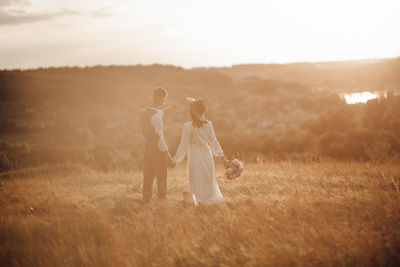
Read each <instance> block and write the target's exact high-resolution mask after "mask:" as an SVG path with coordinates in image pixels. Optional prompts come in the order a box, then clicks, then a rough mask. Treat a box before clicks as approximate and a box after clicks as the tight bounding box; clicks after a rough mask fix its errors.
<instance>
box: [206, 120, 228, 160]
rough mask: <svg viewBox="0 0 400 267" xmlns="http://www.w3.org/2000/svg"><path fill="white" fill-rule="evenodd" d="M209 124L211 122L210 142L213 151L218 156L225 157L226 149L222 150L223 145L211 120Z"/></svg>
mask: <svg viewBox="0 0 400 267" xmlns="http://www.w3.org/2000/svg"><path fill="white" fill-rule="evenodd" d="M209 124H210V128H211V131H210V137H209V142H210V146H211V149H212V151H213V154H214V156H216V157H224V158H225V156H224V151H222V147H221V145H220V144H219V142H218V140H217V137H216V136H215V132H214V127H213V125H212V122H211V121H209Z"/></svg>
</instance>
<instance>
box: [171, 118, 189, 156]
mask: <svg viewBox="0 0 400 267" xmlns="http://www.w3.org/2000/svg"><path fill="white" fill-rule="evenodd" d="M189 126H190V125H189ZM189 142H190V127H188V125H187V124H184V125H183V129H182V136H181V143H180V144H179V147H178V150H177V151H176V154H175V157H174V158H173V160H172V162H174V163H179V162H181V161H182V160H183V159H184V158H185V156H186V152H187V150H188V148H189Z"/></svg>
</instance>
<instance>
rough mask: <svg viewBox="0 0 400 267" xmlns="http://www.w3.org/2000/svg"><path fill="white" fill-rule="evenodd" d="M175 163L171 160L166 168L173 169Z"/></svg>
mask: <svg viewBox="0 0 400 267" xmlns="http://www.w3.org/2000/svg"><path fill="white" fill-rule="evenodd" d="M175 165H176V163H175V162H174V161H172V160H170V161H168V168H173V167H175Z"/></svg>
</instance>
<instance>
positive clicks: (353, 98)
mask: <svg viewBox="0 0 400 267" xmlns="http://www.w3.org/2000/svg"><path fill="white" fill-rule="evenodd" d="M340 95H341V96H342V97H343V98H344V100H345V101H346V104H360V103H367V102H368V101H369V100H371V99H376V98H386V97H387V92H386V91H363V92H353V93H341V94H340Z"/></svg>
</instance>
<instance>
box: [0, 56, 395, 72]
mask: <svg viewBox="0 0 400 267" xmlns="http://www.w3.org/2000/svg"><path fill="white" fill-rule="evenodd" d="M392 59H393V60H395V59H400V55H399V56H396V57H387V58H360V59H344V60H330V61H294V62H264V63H263V62H243V63H237V64H236V63H235V64H232V65H212V66H193V67H184V66H181V65H175V64H172V63H157V62H154V63H148V64H142V63H135V64H95V65H58V66H57V65H54V66H38V67H27V68H0V71H18V70H19V71H27V70H37V69H50V68H79V69H84V68H94V67H135V66H143V67H147V66H172V67H176V68H182V69H184V70H195V69H213V68H216V69H218V68H233V67H237V66H246V65H247V66H248V65H250V66H252V65H253V66H254V65H260V66H262V65H294V64H329V63H364V64H372V63H375V62H379V61H383V60H392Z"/></svg>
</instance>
